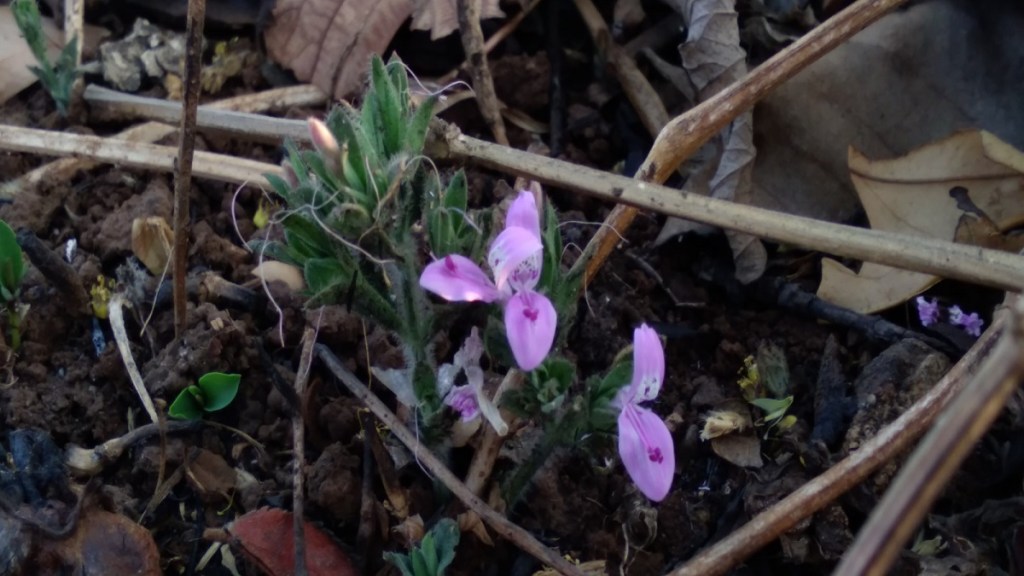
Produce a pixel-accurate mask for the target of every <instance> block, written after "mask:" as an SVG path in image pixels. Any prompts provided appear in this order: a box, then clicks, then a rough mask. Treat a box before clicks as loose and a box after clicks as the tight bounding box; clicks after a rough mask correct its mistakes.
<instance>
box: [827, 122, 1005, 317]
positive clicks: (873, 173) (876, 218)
mask: <svg viewBox="0 0 1024 576" xmlns="http://www.w3.org/2000/svg"><path fill="white" fill-rule="evenodd" d="M1022 174H1024V154H1022V153H1021V152H1020V151H1018V150H1016V149H1015V148H1013V147H1012V146H1010V145H1009V144H1007V143H1005V142H1003V141H1002V140H1000V139H999V138H997V137H995V136H994V135H992V134H990V133H988V132H983V131H972V132H962V133H959V134H956V135H954V136H951V137H949V138H946V139H944V140H940V141H938V142H935V143H933V144H929V145H927V146H924V147H923V148H920V149H918V150H915V151H913V152H911V153H909V154H907V155H906V156H902V157H899V158H894V159H891V160H878V161H872V160H869V159H867V158H866V157H864V156H863V155H862V154H860V153H859V152H857V151H856V150H852V149H851V150H850V178H851V179H852V180H853V184H854V187H855V189H856V190H857V195H858V197H859V198H860V200H861V203H862V204H863V205H864V210H865V212H867V216H868V221H869V222H870V224H871V228H872V229H875V230H887V231H891V232H901V233H904V234H912V235H915V236H924V237H928V238H938V239H940V240H955V239H958V238H957V234H958V232H957V231H958V229H961V228H962V226H963V225H962V224H961V220H962V219H963V218H964V217H965V216H968V217H974V216H976V214H969V212H965V211H964V210H963V209H962V207H966V208H968V210H969V211H973V210H977V211H979V212H980V213H981V214H984V215H985V216H986V217H987V218H988V219H990V220H991V222H992V223H993V224H994V225H995V226H996V227H998V229H999V231H1001V232H1002V231H1006V230H1007V229H1009V228H1012V227H1015V226H1018V225H1020V224H1021V223H1024V185H1022V178H1021V175H1022ZM959 188H962V189H963V190H962V191H961V190H957V189H959ZM951 191H953V194H951ZM961 195H963V197H964V198H965V199H967V200H969V203H970V204H971V205H972V206H968V205H967V204H966V203H965V201H964V200H963V199H961V200H960V201H959V202H958V197H959V196H961ZM959 234H960V237H959V240H966V239H974V238H976V237H974V236H972V235H970V234H968V233H967V231H961V232H960V233H959ZM821 272H822V278H821V285H820V286H819V287H818V296H819V297H821V298H824V299H825V300H828V301H829V302H832V303H834V304H838V305H840V306H844V307H846V308H850V309H853V310H856V311H858V312H862V313H870V312H876V311H878V310H884V309H885V308H888V307H890V306H894V305H896V304H899V303H901V302H904V301H906V300H907V299H909V298H911V297H912V296H915V295H917V294H918V293H920V292H922V291H924V290H925V289H927V288H928V287H929V286H931V285H932V284H934V283H936V282H938V280H939V278H938V277H937V276H932V275H930V274H921V273H918V272H910V271H907V270H900V269H897V268H891V267H889V266H883V265H881V264H874V263H871V262H865V263H864V265H863V266H861V269H860V270H859V271H858V272H854V271H853V270H850V269H849V268H847V267H845V266H843V265H842V264H840V263H839V262H836V261H835V260H831V259H827V258H826V259H825V260H823V261H822V271H821Z"/></svg>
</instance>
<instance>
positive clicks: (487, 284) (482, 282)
mask: <svg viewBox="0 0 1024 576" xmlns="http://www.w3.org/2000/svg"><path fill="white" fill-rule="evenodd" d="M420 286H422V287H423V288H424V289H425V290H429V291H431V292H433V293H434V294H437V295H438V296H440V297H441V298H444V299H445V300H448V301H457V302H476V301H482V302H494V301H495V300H497V299H498V297H499V296H500V293H499V292H498V289H497V288H495V286H494V284H493V283H492V282H491V279H490V278H488V277H487V274H486V273H485V272H484V271H483V270H481V269H480V267H479V266H477V265H476V264H474V263H473V261H472V260H470V259H469V258H466V257H465V256H460V255H458V254H450V255H448V256H445V257H444V258H441V259H439V260H434V261H433V262H431V263H430V264H427V267H426V268H424V269H423V274H421V275H420Z"/></svg>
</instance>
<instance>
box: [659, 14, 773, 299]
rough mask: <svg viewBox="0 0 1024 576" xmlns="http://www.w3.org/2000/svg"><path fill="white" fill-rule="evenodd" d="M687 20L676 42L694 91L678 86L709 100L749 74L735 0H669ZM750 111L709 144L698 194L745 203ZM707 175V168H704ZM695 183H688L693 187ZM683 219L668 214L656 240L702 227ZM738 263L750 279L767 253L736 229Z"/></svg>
mask: <svg viewBox="0 0 1024 576" xmlns="http://www.w3.org/2000/svg"><path fill="white" fill-rule="evenodd" d="M668 4H669V5H671V6H672V7H673V8H675V10H676V11H677V12H678V13H679V14H680V15H682V17H683V20H684V21H685V22H686V24H687V37H686V41H685V42H684V43H683V44H682V45H680V46H679V55H680V57H681V58H682V64H683V70H684V71H685V72H686V77H687V78H688V80H689V82H690V84H691V85H692V90H691V89H690V88H687V87H685V86H680V89H681V90H682V91H683V93H684V94H687V93H691V92H692V93H693V94H695V95H696V98H697V100H698V101H703V100H707V99H708V98H710V97H711V96H712V95H714V94H716V93H717V92H719V91H721V90H722V89H723V88H725V87H726V86H728V85H730V84H732V83H733V82H735V81H737V80H739V79H741V78H742V77H744V76H746V74H747V61H746V52H745V51H744V50H743V48H742V47H740V31H739V25H738V23H737V14H736V11H735V10H734V9H733V5H734V3H733V2H729V1H728V0H670V1H669V2H668ZM753 122H754V119H753V113H752V112H746V113H744V114H741V115H740V116H738V117H737V118H736V119H735V120H733V121H732V123H731V124H730V125H729V126H728V127H727V128H726V129H725V130H723V131H722V132H721V133H720V134H718V135H717V136H716V137H715V138H714V139H713V140H712V142H711V143H710V144H709V145H708V146H709V147H712V148H713V149H714V150H715V154H714V157H713V158H712V159H711V160H710V163H711V164H710V165H711V166H715V168H714V172H713V174H712V175H711V176H710V179H709V180H708V181H707V190H706V191H704V190H701V188H703V186H702V184H703V178H699V179H697V181H696V182H695V183H696V190H695V191H697V192H704V193H705V195H708V194H709V195H710V196H712V197H714V198H720V199H724V200H732V201H735V202H742V203H749V196H750V193H751V186H752V180H751V178H752V175H753V170H754V159H755V157H756V156H757V150H756V149H755V147H754V126H753ZM707 173H710V172H707ZM693 184H694V183H689V182H688V184H687V189H688V190H692V189H693V188H694V186H693ZM701 228H702V226H701V225H696V224H695V223H693V222H690V221H687V220H681V219H679V218H669V219H668V220H667V221H666V222H665V225H664V226H663V227H662V229H661V232H660V233H659V234H658V238H657V240H656V241H655V243H656V244H661V243H663V242H665V241H667V240H668V239H670V238H673V237H675V236H678V235H679V234H682V233H684V232H689V231H695V230H700V229H701ZM726 238H727V239H728V240H729V246H730V247H731V248H732V254H733V261H734V262H735V265H736V270H735V276H736V278H737V279H738V280H739V281H740V282H743V283H748V282H753V281H754V280H756V279H758V278H760V277H761V275H762V274H764V270H765V266H766V265H767V262H768V253H767V251H766V250H765V248H764V244H762V243H761V240H760V239H758V238H757V237H755V236H751V235H749V234H745V233H742V232H737V231H732V230H730V231H727V232H726Z"/></svg>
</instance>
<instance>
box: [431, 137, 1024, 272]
mask: <svg viewBox="0 0 1024 576" xmlns="http://www.w3.org/2000/svg"><path fill="white" fill-rule="evenodd" d="M430 145H431V146H432V149H430V150H428V154H430V156H431V157H432V158H437V159H460V160H471V161H474V162H476V163H478V164H481V165H484V166H487V167H489V168H492V169H495V170H499V171H502V172H506V173H509V174H515V175H517V176H525V177H528V178H532V179H534V180H538V181H540V182H541V183H543V184H549V185H552V186H556V187H559V188H565V189H568V190H575V191H578V192H582V193H584V194H587V195H590V196H594V197H598V198H604V199H608V200H612V201H615V202H619V203H621V204H624V205H627V206H634V207H636V208H644V209H647V210H653V211H655V212H659V213H662V214H666V215H669V216H678V217H680V218H687V219H690V220H696V221H697V222H703V223H705V224H710V225H712V226H718V227H720V228H727V229H729V230H737V231H739V232H744V233H747V234H753V235H755V236H759V237H761V238H767V239H769V240H773V241H777V242H782V243H785V244H791V245H794V246H798V247H801V248H805V249H808V250H815V251H820V252H825V253H829V254H838V255H841V256H844V257H848V258H857V259H860V260H868V261H871V262H878V263H881V264H886V265H889V266H896V267H898V268H905V269H908V270H914V271H916V272H925V273H928V274H935V275H938V276H942V277H946V278H956V279H960V280H964V281H967V282H971V283H976V284H985V285H989V286H993V287H996V288H1000V289H1003V290H1011V291H1014V292H1016V291H1018V290H1020V286H1024V257H1022V256H1018V255H1017V254H1009V253H1006V252H999V251H995V250H988V249H984V248H978V247H976V246H967V245H963V244H954V243H953V242H946V241H942V240H935V239H931V238H923V237H918V236H910V235H907V234H896V233H892V232H885V231H879V230H866V229H863V228H856V227H854V226H845V225H842V224H832V223H829V222H823V221H820V220H814V219H812V218H805V217H801V216H793V215H791V214H785V213H781V212H775V211H772V210H765V209H763V208H756V207H754V206H746V205H742V204H736V203H734V202H729V201H726V200H718V199H715V198H706V197H704V196H696V195H693V194H685V193H683V192H680V191H679V190H674V189H672V188H668V187H665V186H661V185H659V184H648V183H645V182H638V181H636V180H633V179H631V178H626V177H625V176H617V175H614V174H608V173H605V172H601V171H600V170H595V169H593V168H588V167H585V166H578V165H575V164H570V163H568V162H563V161H561V160H556V159H553V158H546V157H544V156H539V155H536V154H531V153H529V152H524V151H521V150H515V149H512V148H508V147H505V146H498V145H496V144H492V143H490V142H485V141H483V140H479V139H476V138H471V137H469V136H465V135H462V134H460V133H459V132H458V130H456V129H454V128H453V127H449V129H448V130H447V131H446V133H444V134H441V135H436V137H435V138H434V139H433V140H432V141H431V142H430ZM604 229H607V226H606V227H605V228H604Z"/></svg>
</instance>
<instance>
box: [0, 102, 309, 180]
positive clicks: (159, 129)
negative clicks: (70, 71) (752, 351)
mask: <svg viewBox="0 0 1024 576" xmlns="http://www.w3.org/2000/svg"><path fill="white" fill-rule="evenodd" d="M326 100H327V96H326V95H325V94H324V93H323V92H322V91H321V90H320V89H319V88H317V87H315V86H311V85H308V84H307V85H300V86H289V87H287V88H274V89H273V90H265V91H263V92H256V93H253V94H245V95H243V96H235V97H233V98H226V99H224V100H218V101H216V102H212V103H210V104H207V105H204V106H202V107H201V108H200V110H205V109H210V110H234V111H237V112H250V113H256V112H267V111H271V110H279V109H284V108H290V107H293V106H317V105H320V104H323V103H324V102H325V101H326ZM202 117H203V115H202V113H200V114H199V119H200V120H202ZM175 122H177V117H176V119H175ZM174 130H175V128H174V127H172V126H168V125H166V124H161V123H159V122H146V123H145V124H139V125H138V126H132V127H131V128H128V129H126V130H122V131H121V132H118V133H117V134H115V135H114V136H112V138H114V139H119V140H125V141H129V142H140V143H145V142H156V141H157V140H160V139H161V138H165V137H167V136H168V135H170V134H172V133H173V132H174ZM96 164H97V162H95V161H93V160H91V159H90V157H89V156H87V155H83V156H76V157H73V158H62V159H60V160H55V161H53V162H49V163H47V164H43V165H42V166H40V167H38V168H35V169H34V170H32V171H31V172H28V173H26V174H23V175H22V176H19V177H18V178H15V179H14V180H11V181H9V182H5V183H3V184H0V199H2V200H10V199H12V198H14V196H15V194H17V193H18V192H20V191H23V190H26V189H29V188H33V187H35V186H36V185H38V184H39V183H40V182H43V181H59V180H70V179H71V177H72V176H73V175H74V174H75V173H76V172H78V171H81V170H89V169H91V168H93V167H94V166H96ZM195 168H196V166H193V171H194V173H195V172H197V171H196V170H195Z"/></svg>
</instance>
